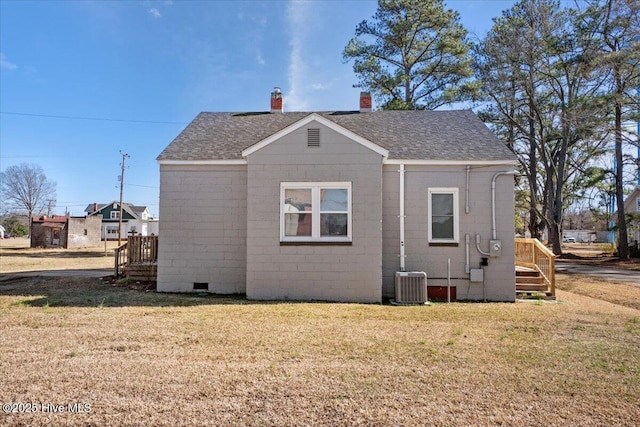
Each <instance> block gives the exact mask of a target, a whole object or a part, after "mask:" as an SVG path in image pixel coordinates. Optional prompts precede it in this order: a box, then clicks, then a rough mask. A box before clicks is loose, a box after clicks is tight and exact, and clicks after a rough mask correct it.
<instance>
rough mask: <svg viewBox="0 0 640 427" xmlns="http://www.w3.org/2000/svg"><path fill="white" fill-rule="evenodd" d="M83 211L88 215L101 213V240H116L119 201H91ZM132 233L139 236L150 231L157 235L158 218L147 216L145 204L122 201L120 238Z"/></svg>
mask: <svg viewBox="0 0 640 427" xmlns="http://www.w3.org/2000/svg"><path fill="white" fill-rule="evenodd" d="M84 211H85V212H87V215H88V216H93V215H102V231H101V238H102V239H103V240H104V239H107V240H118V226H119V223H120V222H119V221H120V220H119V218H120V204H119V202H116V201H113V202H111V203H106V204H99V203H91V204H90V205H88V206H87V207H86V209H85V210H84ZM134 233H135V234H137V235H141V236H147V235H150V234H151V233H154V234H156V235H157V234H158V220H157V219H154V218H151V217H150V216H149V209H148V208H147V207H146V206H136V205H132V204H130V203H122V238H123V239H126V238H127V236H130V235H132V234H134Z"/></svg>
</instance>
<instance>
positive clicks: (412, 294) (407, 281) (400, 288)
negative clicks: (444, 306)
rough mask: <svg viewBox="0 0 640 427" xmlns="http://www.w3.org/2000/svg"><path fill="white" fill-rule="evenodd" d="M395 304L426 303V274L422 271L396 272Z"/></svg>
mask: <svg viewBox="0 0 640 427" xmlns="http://www.w3.org/2000/svg"><path fill="white" fill-rule="evenodd" d="M395 302H396V304H425V303H426V302H427V273H425V272H424V271H397V272H396V301H395Z"/></svg>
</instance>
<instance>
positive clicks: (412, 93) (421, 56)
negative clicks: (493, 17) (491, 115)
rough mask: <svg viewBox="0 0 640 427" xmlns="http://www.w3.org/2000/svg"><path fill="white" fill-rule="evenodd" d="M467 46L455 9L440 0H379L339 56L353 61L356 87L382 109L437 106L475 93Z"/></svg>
mask: <svg viewBox="0 0 640 427" xmlns="http://www.w3.org/2000/svg"><path fill="white" fill-rule="evenodd" d="M470 47H471V44H470V43H469V41H468V40H467V31H466V30H465V29H464V27H463V26H462V24H461V23H460V17H459V14H458V12H455V11H453V10H446V9H445V8H444V4H443V1H442V0H379V1H378V10H377V12H376V13H375V15H374V16H373V21H372V22H369V21H366V20H364V21H362V22H361V23H360V24H358V26H357V27H356V37H354V38H353V39H351V40H350V41H349V43H348V44H347V46H346V47H345V49H344V51H343V53H342V56H343V59H344V61H345V62H348V61H351V60H353V61H354V64H353V70H354V72H355V73H356V75H357V76H358V79H359V83H358V84H357V85H356V87H360V88H363V89H366V90H369V91H370V92H371V93H372V94H373V96H374V97H375V98H376V99H378V100H379V101H381V102H382V108H383V109H394V110H407V109H411V110H413V109H435V108H438V107H440V106H442V105H445V104H450V103H453V102H457V101H463V100H466V99H468V98H469V97H470V96H471V94H472V93H473V91H474V89H475V86H474V84H473V83H472V82H470V80H469V78H470V77H471V76H472V74H473V71H472V68H471V61H470V57H469V50H470Z"/></svg>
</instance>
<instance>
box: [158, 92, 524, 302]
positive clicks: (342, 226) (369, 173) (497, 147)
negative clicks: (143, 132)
mask: <svg viewBox="0 0 640 427" xmlns="http://www.w3.org/2000/svg"><path fill="white" fill-rule="evenodd" d="M271 102H272V104H271V111H266V112H249V113H246V112H245V113H200V114H199V115H198V116H197V117H196V118H195V119H194V120H193V121H192V122H191V123H190V124H189V125H188V126H187V127H186V128H185V129H184V130H183V131H182V132H181V133H180V135H178V136H177V137H176V138H175V139H174V140H173V142H171V144H170V145H169V146H168V147H167V148H165V150H164V151H162V153H161V154H160V155H159V156H158V163H159V164H160V216H161V218H162V222H161V224H160V233H159V246H158V251H159V252H158V282H157V283H158V291H164V292H193V291H202V290H205V291H209V292H212V293H221V294H223V293H246V295H247V297H248V298H250V299H296V300H325V301H357V302H381V301H382V300H383V298H386V297H393V296H394V291H395V290H394V286H395V285H394V284H395V283H396V282H401V283H404V279H402V278H403V277H405V276H403V272H412V271H419V272H424V273H426V276H427V285H428V293H429V296H430V297H432V296H437V295H438V293H439V292H440V297H442V295H444V293H443V291H442V289H444V290H445V291H446V290H447V283H448V279H449V280H450V283H451V288H452V293H453V295H454V297H453V298H452V299H455V295H457V299H469V300H482V299H483V298H485V297H486V299H488V300H493V301H514V300H515V295H516V292H515V255H514V251H515V242H514V179H513V168H514V166H515V164H516V159H515V157H514V155H513V154H512V153H511V151H509V149H508V148H507V147H506V146H505V145H504V144H503V143H501V142H500V141H499V140H498V139H497V138H496V136H495V135H494V134H493V133H492V132H491V131H490V130H489V129H488V128H487V127H486V126H485V125H484V123H482V121H480V119H479V118H478V117H477V116H476V115H475V114H474V113H473V112H472V111H471V110H464V111H371V97H370V95H369V94H367V93H363V94H361V99H360V110H359V111H334V112H316V113H310V112H283V111H282V104H283V102H282V97H281V93H280V92H279V91H275V92H273V93H272V94H271ZM476 239H478V240H476ZM449 264H450V269H448V268H447V266H448V265H449ZM420 274H421V275H420ZM420 274H418V276H415V277H422V278H423V277H424V274H422V273H420ZM421 280H422V282H421V283H424V279H421ZM406 282H407V283H409V282H410V280H407V281H406ZM407 286H409V285H407ZM423 286H424V285H422V284H421V285H420V288H421V289H424V288H423ZM396 298H397V297H396ZM445 299H446V297H445Z"/></svg>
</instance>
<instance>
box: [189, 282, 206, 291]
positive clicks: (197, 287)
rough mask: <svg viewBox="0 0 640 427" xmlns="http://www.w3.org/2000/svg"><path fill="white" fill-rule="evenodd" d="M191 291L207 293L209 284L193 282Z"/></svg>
mask: <svg viewBox="0 0 640 427" xmlns="http://www.w3.org/2000/svg"><path fill="white" fill-rule="evenodd" d="M193 290H194V291H208V290H209V284H208V283H206V282H194V283H193Z"/></svg>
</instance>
